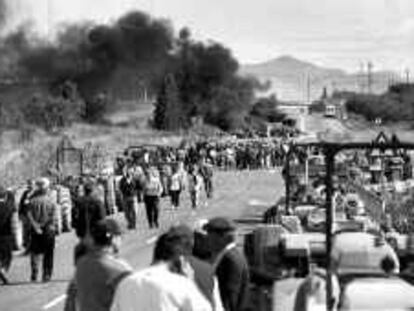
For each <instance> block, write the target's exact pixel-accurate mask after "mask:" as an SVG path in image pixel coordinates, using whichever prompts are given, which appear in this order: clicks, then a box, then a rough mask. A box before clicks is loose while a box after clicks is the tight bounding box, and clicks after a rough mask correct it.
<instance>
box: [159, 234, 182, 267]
mask: <svg viewBox="0 0 414 311" xmlns="http://www.w3.org/2000/svg"><path fill="white" fill-rule="evenodd" d="M184 252H185V251H184V250H183V246H182V242H181V239H180V238H179V237H177V236H175V235H174V234H171V233H170V232H166V233H163V234H162V235H160V236H159V237H158V240H157V242H156V243H155V247H154V253H153V264H159V263H165V264H167V265H168V268H169V270H170V271H171V272H174V273H179V274H185V272H184V267H185V265H186V264H187V262H186V259H185V256H184V255H183V254H184Z"/></svg>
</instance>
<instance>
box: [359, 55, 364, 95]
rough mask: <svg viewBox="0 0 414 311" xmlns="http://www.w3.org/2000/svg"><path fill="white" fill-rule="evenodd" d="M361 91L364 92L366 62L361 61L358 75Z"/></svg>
mask: <svg viewBox="0 0 414 311" xmlns="http://www.w3.org/2000/svg"><path fill="white" fill-rule="evenodd" d="M358 76H359V77H358V80H359V81H358V84H359V92H360V93H364V63H363V62H361V63H359V75H358Z"/></svg>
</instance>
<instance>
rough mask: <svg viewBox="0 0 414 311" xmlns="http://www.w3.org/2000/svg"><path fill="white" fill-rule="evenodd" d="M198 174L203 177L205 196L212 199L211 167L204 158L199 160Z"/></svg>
mask: <svg viewBox="0 0 414 311" xmlns="http://www.w3.org/2000/svg"><path fill="white" fill-rule="evenodd" d="M200 174H201V176H202V177H203V183H204V190H205V192H206V196H207V198H208V199H211V198H212V197H213V165H212V164H211V163H209V161H208V160H207V159H205V158H204V159H202V160H201V166H200Z"/></svg>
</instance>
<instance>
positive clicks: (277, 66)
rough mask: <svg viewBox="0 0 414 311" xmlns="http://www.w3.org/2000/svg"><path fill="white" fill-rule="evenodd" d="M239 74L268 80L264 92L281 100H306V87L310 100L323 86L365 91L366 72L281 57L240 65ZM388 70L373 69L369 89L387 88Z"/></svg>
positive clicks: (329, 89) (391, 74)
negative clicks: (362, 73)
mask: <svg viewBox="0 0 414 311" xmlns="http://www.w3.org/2000/svg"><path fill="white" fill-rule="evenodd" d="M240 73H241V74H242V75H252V76H255V77H257V78H258V79H259V80H261V81H270V82H271V87H270V89H269V90H268V91H266V92H265V94H267V93H276V95H277V97H278V98H279V99H282V100H305V101H306V100H307V98H308V86H309V97H310V99H311V100H315V99H317V98H319V97H320V96H321V94H322V91H323V88H324V87H326V88H327V89H328V91H329V92H332V91H333V90H334V89H336V90H349V91H362V90H364V91H367V90H368V88H367V84H368V83H367V81H368V78H367V76H366V75H361V74H348V73H346V72H345V71H343V70H341V69H335V68H324V67H320V66H317V65H315V64H312V63H309V62H306V61H302V60H299V59H296V58H294V57H292V56H281V57H278V58H275V59H272V60H269V61H266V62H263V63H259V64H247V65H243V66H241V68H240ZM392 76H395V73H391V72H375V73H373V75H372V90H373V92H374V93H382V92H384V91H385V90H386V89H387V87H388V81H389V80H390V77H392ZM265 94H264V95H265Z"/></svg>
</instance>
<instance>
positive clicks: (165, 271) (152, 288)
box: [65, 217, 250, 311]
mask: <svg viewBox="0 0 414 311" xmlns="http://www.w3.org/2000/svg"><path fill="white" fill-rule="evenodd" d="M235 229H236V227H235V224H234V223H233V222H232V221H230V220H229V219H226V218H221V217H217V218H212V219H210V220H209V221H207V223H205V224H204V225H203V226H201V227H198V228H197V230H193V229H192V228H190V227H189V226H187V225H176V226H173V227H171V228H170V229H168V230H167V231H166V232H163V233H162V234H161V235H159V237H158V239H157V241H156V243H155V246H154V250H153V256H152V262H151V263H149V266H148V267H147V268H144V269H141V270H138V271H134V269H133V268H132V267H131V266H130V265H129V264H128V263H127V262H125V260H123V259H121V258H119V249H120V247H121V238H120V237H121V235H122V233H123V230H122V228H121V226H120V224H119V223H118V222H117V221H116V220H114V219H108V218H105V219H102V220H101V221H99V222H97V223H96V225H95V226H94V227H93V229H92V230H91V237H92V242H91V244H90V245H89V246H88V248H87V249H86V250H85V251H84V252H83V253H82V254H79V253H78V254H77V257H76V271H75V274H74V278H73V280H72V282H71V283H70V285H69V288H68V291H67V299H66V303H65V311H87V310H111V311H133V310H137V308H139V309H140V310H151V311H158V310H160V311H174V310H177V311H178V310H185V311H192V310H194V311H195V310H197V311H198V310H199V311H210V310H216V311H243V310H248V308H249V307H250V305H249V304H250V302H249V286H248V282H249V270H248V266H247V262H246V259H245V258H244V255H243V254H242V253H241V252H240V251H239V250H238V249H237V248H236V244H235ZM200 244H202V245H201V246H200ZM197 248H198V249H200V248H201V249H203V253H202V254H203V256H200V253H197ZM206 249H208V250H209V251H208V253H207V256H206V255H205V254H206V253H205V250H206ZM138 306H139V307H138Z"/></svg>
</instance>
